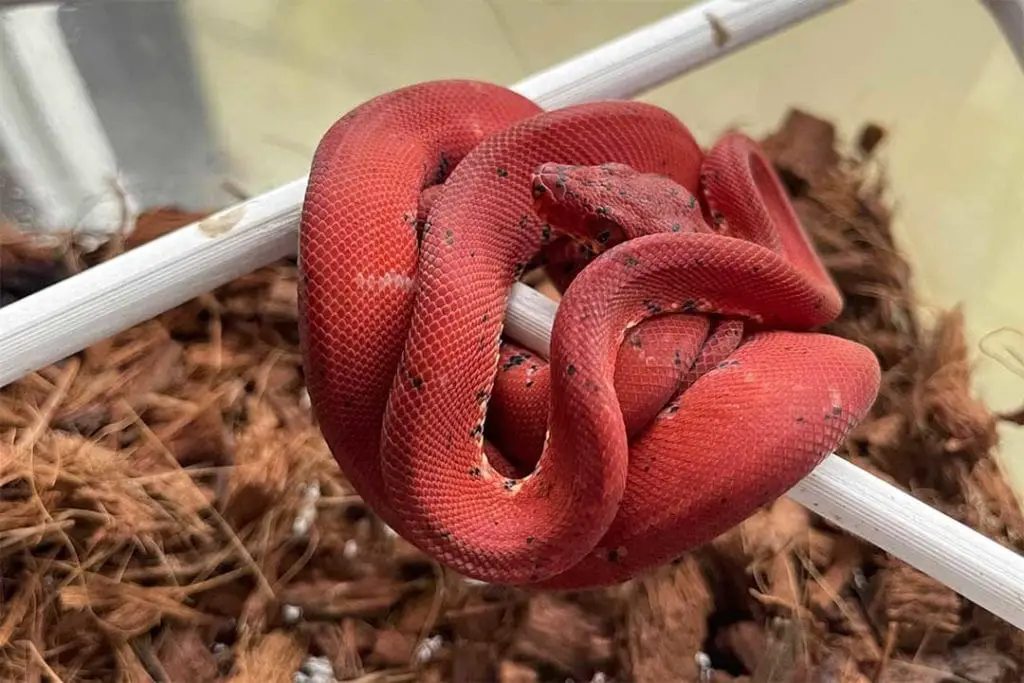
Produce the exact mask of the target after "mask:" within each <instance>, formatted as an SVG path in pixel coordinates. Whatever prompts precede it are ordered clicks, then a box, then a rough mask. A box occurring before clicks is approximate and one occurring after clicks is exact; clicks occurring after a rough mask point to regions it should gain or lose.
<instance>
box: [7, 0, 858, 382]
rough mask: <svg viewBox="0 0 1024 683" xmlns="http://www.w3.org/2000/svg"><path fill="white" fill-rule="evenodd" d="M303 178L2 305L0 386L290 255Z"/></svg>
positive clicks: (682, 60)
mask: <svg viewBox="0 0 1024 683" xmlns="http://www.w3.org/2000/svg"><path fill="white" fill-rule="evenodd" d="M845 1H846V0H759V2H748V1H744V0H711V1H710V2H703V3H700V4H698V5H695V6H693V7H690V8H688V9H686V10H683V11H681V12H677V13H675V14H672V15H669V16H668V17H666V18H665V19H662V20H661V21H657V22H654V23H653V24H649V25H647V26H644V27H642V28H640V29H638V30H636V31H633V32H632V33H629V34H627V35H625V36H623V37H621V38H618V39H616V40H613V41H610V42H608V43H605V44H604V45H601V46H599V47H597V48H595V49H593V50H591V51H589V52H586V53H584V54H582V55H580V56H577V57H575V58H573V59H570V60H567V61H565V62H563V63H561V64H559V65H557V66H555V67H553V68H551V69H548V70H546V71H543V72H541V73H539V74H537V75H535V76H532V77H530V78H527V79H526V80H524V81H522V82H520V83H518V84H516V85H514V86H512V89H513V90H516V91H517V92H519V93H520V94H522V95H524V96H526V97H528V98H530V99H532V100H534V101H535V102H537V103H538V104H539V105H540V106H541V107H544V108H546V109H553V108H558V107H562V106H565V105H569V104H573V103H578V102H584V101H592V100H595V99H627V98H632V97H636V96H637V95H639V94H641V93H642V92H644V91H646V90H647V89H649V88H651V87H654V86H655V85H657V84H658V83H661V82H663V81H665V80H667V79H670V78H673V77H675V76H679V75H682V74H684V73H686V72H687V71H690V70H693V69H695V68H697V67H699V66H701V65H703V64H707V63H709V62H711V61H713V60H715V59H717V58H719V57H722V56H724V55H726V54H729V53H731V52H734V51H735V50H737V49H739V48H741V47H742V46H744V45H747V44H750V43H752V42H754V41H757V40H760V39H762V38H765V37H767V36H769V35H772V34H773V33H777V32H779V31H781V30H783V29H785V28H786V27H788V26H791V25H793V24H796V23H798V22H800V21H802V20H804V19H807V18H809V17H811V16H813V15H815V14H817V13H819V12H821V11H824V10H826V9H829V8H832V7H835V6H837V5H841V4H843V3H844V2H845ZM723 34H724V35H727V36H728V37H727V38H723ZM306 180H307V179H306V178H305V177H303V178H299V179H297V180H294V181H292V182H291V183H288V184H287V185H284V186H282V187H279V188H277V189H274V190H271V191H270V192H267V193H265V194H262V195H259V196H257V197H254V198H253V199H250V200H248V201H246V202H242V203H240V204H237V205H235V206H231V207H229V208H227V209H224V210H222V211H219V212H218V213H216V214H214V215H212V216H210V217H209V218H206V219H204V220H202V221H198V222H196V223H192V224H190V225H186V226H184V227H182V228H180V229H178V230H176V231H175V232H173V233H171V234H169V235H165V236H163V237H161V238H159V239H156V240H153V241H152V242H150V243H148V244H145V245H142V246H140V247H137V248H135V249H132V250H131V251H129V252H127V253H125V254H123V255H121V256H118V257H116V258H113V259H110V260H109V261H106V262H104V263H101V264H99V265H97V266H94V267H92V268H90V269H88V270H86V271H85V272H83V273H80V274H78V275H75V276H74V277H71V278H68V279H67V280H64V281H63V282H60V283H57V284H55V285H53V286H51V287H48V288H46V289H44V290H42V291H41V292H37V293H36V294H33V295H32V296H29V297H26V298H24V299H22V300H20V301H17V302H15V303H13V304H11V305H9V306H5V307H3V308H0V387H2V386H6V385H7V384H10V383H11V382H13V381H14V380H16V379H18V378H20V377H23V376H24V375H26V374H27V373H30V372H33V371H35V370H38V369H40V368H43V367H45V366H47V365H50V364H51V363H55V362H57V361H59V360H61V359H62V358H66V357H68V356H69V355H71V354H73V353H78V352H79V351H81V350H82V349H85V348H87V347H88V346H90V345H92V344H94V343H96V342H98V341H100V340H102V339H105V338H106V337H108V336H110V335H112V334H115V333H117V332H120V331H122V330H126V329H128V328H129V327H131V326H133V325H137V324H139V323H141V322H144V321H146V320H149V319H150V318H152V317H154V316H156V315H159V314H160V313H163V312H164V311H166V310H169V309H171V308H174V307H175V306H178V305H180V304H182V303H184V302H186V301H188V300H190V299H193V298H195V297H197V296H199V295H201V294H204V293H206V292H208V291H210V290H211V289H213V288H215V287H218V286H220V285H223V284H226V283H228V282H230V281H231V280H233V279H235V278H236V277H239V276H241V275H244V274H246V273H249V272H252V271H253V270H256V269H257V268H261V267H263V266H266V265H269V264H271V263H273V262H274V261H277V260H279V259H282V258H285V257H287V256H290V255H292V254H294V253H295V249H296V233H297V230H298V222H299V215H300V212H301V208H302V200H303V197H304V194H305V189H306Z"/></svg>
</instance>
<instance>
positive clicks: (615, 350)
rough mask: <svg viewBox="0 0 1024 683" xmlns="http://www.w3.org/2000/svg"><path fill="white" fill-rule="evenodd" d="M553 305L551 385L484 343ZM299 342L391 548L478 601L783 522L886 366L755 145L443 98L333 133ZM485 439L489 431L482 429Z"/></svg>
mask: <svg viewBox="0 0 1024 683" xmlns="http://www.w3.org/2000/svg"><path fill="white" fill-rule="evenodd" d="M538 265H545V266H546V268H547V269H548V272H549V273H550V274H551V275H552V277H553V279H554V280H555V282H557V283H558V285H559V286H560V288H561V289H562V293H563V296H562V300H561V303H560V306H559V310H558V313H557V317H556V320H555V324H554V328H553V330H552V342H551V351H550V358H549V359H548V360H545V359H542V358H539V357H537V356H536V355H535V354H533V353H531V352H530V351H528V350H526V349H523V348H519V347H517V346H516V345H514V344H512V343H510V342H508V341H506V340H503V339H502V327H503V319H504V315H505V307H506V302H507V300H508V296H509V292H510V289H511V286H512V285H513V283H514V282H515V281H516V280H517V279H518V278H519V277H520V276H521V275H522V274H523V273H524V272H525V271H527V270H528V269H530V268H533V267H536V266H538ZM299 266H300V273H301V277H300V288H299V307H300V309H299V310H300V335H301V339H302V350H303V356H304V359H305V375H306V382H307V386H308V389H309V394H310V398H311V401H312V404H313V409H314V413H315V417H316V419H317V422H318V425H319V427H320V430H321V432H322V434H323V436H324V438H325V440H326V442H327V444H328V446H329V448H330V450H331V452H332V453H333V455H334V457H335V459H336V460H337V462H338V463H339V466H340V467H341V469H342V470H343V472H344V474H345V475H346V476H347V478H348V479H349V480H350V482H351V484H352V486H353V487H354V489H355V490H356V491H357V492H358V493H359V494H360V495H361V496H362V498H363V499H364V500H365V501H366V502H367V504H368V505H369V506H370V507H371V508H372V509H373V510H374V511H375V513H376V514H377V515H378V516H379V517H380V518H381V519H382V520H383V521H384V522H385V523H387V524H388V525H390V526H391V527H392V528H393V529H394V530H395V531H396V532H397V533H399V534H401V535H402V536H403V537H404V538H405V539H407V540H408V541H409V542H411V543H413V544H414V545H415V546H417V547H419V548H420V549H421V550H422V551H424V552H425V553H427V554H429V555H430V556H432V557H434V558H435V559H436V560H437V561H439V562H441V563H443V564H445V565H447V566H449V567H450V568H452V569H454V570H455V571H457V572H459V573H462V574H463V575H466V576H469V577H471V578H475V579H478V580H482V581H487V582H492V583H501V584H518V585H527V584H528V585H531V586H534V587H541V588H587V587H593V586H599V585H607V584H610V583H615V582H619V581H622V580H625V579H628V578H630V577H633V576H636V575H637V574H638V573H639V572H642V571H644V570H646V569H648V568H651V567H653V566H655V565H658V564H661V563H664V562H668V561H671V560H673V559H675V558H677V557H678V556H680V555H681V554H683V553H684V552H686V551H688V550H690V549H692V548H694V547H696V546H698V545H700V544H703V543H705V542H707V541H708V540H710V539H712V538H714V537H715V536H717V535H718V534H720V533H722V532H724V531H726V530H727V529H728V528H730V527H731V526H733V525H735V524H738V523H739V522H741V521H742V520H743V519H744V518H746V517H748V516H749V515H750V514H752V513H753V512H755V511H756V510H757V508H758V507H760V506H762V505H763V504H765V503H768V502H770V501H772V500H773V499H775V498H777V497H779V496H781V495H783V494H785V493H786V491H787V490H789V489H790V488H791V487H792V486H793V485H795V484H796V483H797V482H798V481H799V480H800V479H801V478H803V477H804V476H805V475H807V474H808V472H809V471H810V470H811V469H812V468H813V467H815V466H816V465H817V464H818V463H819V462H820V461H821V460H822V459H823V458H824V457H825V456H826V455H827V454H828V453H829V452H830V451H832V450H834V449H836V448H837V447H838V446H839V445H840V444H841V443H842V441H843V440H844V438H845V437H846V435H847V434H848V432H849V430H850V429H851V428H852V426H854V425H855V424H856V423H857V422H858V421H859V420H861V419H862V418H863V417H864V416H865V414H866V413H867V411H868V410H869V408H870V407H871V405H872V403H873V401H874V400H875V397H876V395H877V391H878V384H879V366H878V363H877V361H876V359H875V357H874V356H873V355H872V353H871V352H870V351H869V350H868V349H867V348H865V347H863V346H860V345H858V344H856V343H853V342H850V341H847V340H844V339H841V338H838V337H835V336H830V335H827V334H822V333H819V332H814V331H813V328H816V327H818V326H821V325H823V324H825V323H828V322H829V321H831V320H833V319H834V318H835V317H836V316H837V315H838V314H839V313H840V311H841V308H842V299H841V296H840V294H839V292H838V290H837V289H836V287H835V286H834V284H833V283H832V281H831V280H830V278H829V276H828V274H827V271H826V270H825V268H824V266H823V265H822V263H821V262H820V260H819V258H818V256H817V255H816V254H815V252H814V250H813V248H812V246H811V244H810V242H809V240H808V238H807V237H806V235H805V233H804V231H803V228H802V226H801V225H800V223H799V221H798V219H797V216H796V214H795V212H794V210H793V208H792V206H791V204H790V203H789V200H788V198H787V196H786V194H785V191H784V188H783V186H782V185H781V183H780V181H779V179H778V177H777V176H776V174H775V172H774V170H773V169H772V167H771V165H770V164H769V163H768V161H767V160H766V158H765V157H764V155H763V153H762V152H761V150H760V149H759V148H758V146H757V145H756V144H755V143H754V142H753V141H751V140H750V139H749V138H747V137H745V136H744V135H742V134H739V133H730V134H727V135H725V136H724V137H723V138H722V139H720V140H719V141H718V142H717V143H716V144H715V145H714V146H713V147H712V148H711V149H709V150H707V151H704V150H702V149H701V147H700V146H699V145H698V144H697V142H696V141H695V140H694V138H693V136H692V135H691V134H690V132H689V131H688V130H687V128H686V127H685V126H684V125H683V124H682V123H680V122H679V121H678V120H677V119H676V118H675V117H674V116H672V115H671V114H669V113H668V112H666V111H664V110H663V109H661V108H658V107H656V106H653V105H650V104H645V103H640V102H633V101H610V102H596V103H587V104H581V105H577V106H570V107H566V108H564V109H559V110H555V111H543V110H542V109H541V108H540V107H538V106H537V105H536V104H534V103H533V102H531V101H530V100H528V99H526V98H524V97H522V96H520V95H518V94H516V93H515V92H513V91H511V90H508V89H505V88H502V87H500V86H495V85H489V84H485V83H479V82H474V81H438V82H429V83H422V84H418V85H413V86H410V87H406V88H402V89H399V90H396V91H393V92H389V93H386V94H383V95H381V96H378V97H375V98H373V99H371V100H370V101H368V102H366V103H364V104H362V105H360V106H358V107H356V108H355V109H354V110H352V111H351V112H349V113H348V114H346V115H345V116H343V117H342V118H341V119H339V120H338V121H337V122H336V123H335V124H334V125H333V126H332V127H331V128H330V129H329V130H328V131H327V133H326V134H325V135H324V137H323V139H322V140H321V142H320V144H319V146H318V148H317V150H316V152H315V155H314V158H313V162H312V166H311V170H310V175H309V183H308V188H307V193H306V196H305V201H304V205H303V209H302V219H301V233H300V244H299ZM485 416H486V418H487V419H486V421H485V419H484V418H485Z"/></svg>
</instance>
